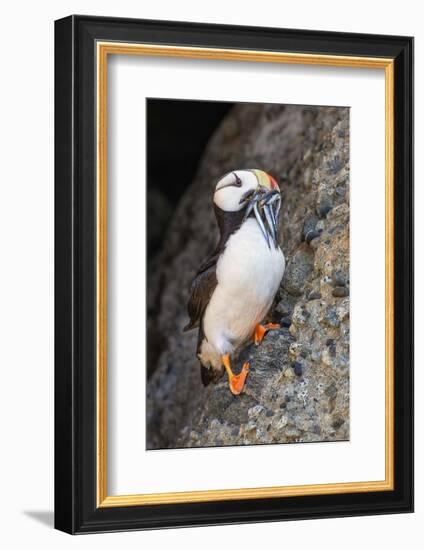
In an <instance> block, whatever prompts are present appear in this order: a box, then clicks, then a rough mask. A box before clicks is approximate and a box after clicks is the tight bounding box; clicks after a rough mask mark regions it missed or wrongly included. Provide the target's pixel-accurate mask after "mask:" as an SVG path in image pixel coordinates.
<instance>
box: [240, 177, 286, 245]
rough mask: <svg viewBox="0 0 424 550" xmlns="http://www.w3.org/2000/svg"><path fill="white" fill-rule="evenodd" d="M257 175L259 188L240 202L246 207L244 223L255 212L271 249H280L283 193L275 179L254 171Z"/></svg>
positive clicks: (250, 192) (248, 193)
mask: <svg viewBox="0 0 424 550" xmlns="http://www.w3.org/2000/svg"><path fill="white" fill-rule="evenodd" d="M252 172H254V173H255V175H256V177H257V180H258V186H257V188H256V189H254V190H250V191H248V192H247V193H246V194H245V195H243V197H242V198H241V200H240V204H245V205H246V212H245V215H244V218H243V221H244V220H246V219H247V218H248V217H249V216H250V215H251V214H252V212H253V215H254V216H255V218H256V221H257V222H258V225H259V227H260V229H261V231H262V234H263V236H264V238H265V241H266V243H267V245H268V247H269V248H271V244H272V245H273V246H274V248H277V247H278V233H279V231H278V230H279V217H280V208H281V193H280V188H279V187H278V184H277V182H276V181H275V179H274V178H273V177H272V176H270V175H269V174H267V173H266V172H263V171H262V170H252Z"/></svg>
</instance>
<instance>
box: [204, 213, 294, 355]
mask: <svg viewBox="0 0 424 550" xmlns="http://www.w3.org/2000/svg"><path fill="white" fill-rule="evenodd" d="M284 268H285V261H284V256H283V253H282V251H281V249H280V248H277V249H275V248H274V246H273V245H272V244H271V248H269V247H268V245H267V243H266V241H265V238H264V236H263V234H262V232H261V230H260V228H259V226H258V223H257V221H256V220H255V219H254V218H249V219H248V220H247V221H246V222H244V224H243V225H242V227H241V228H240V229H239V230H238V231H237V232H236V233H234V234H233V235H232V236H231V237H230V238H229V240H228V243H227V246H226V248H225V250H224V253H223V254H222V256H221V257H220V259H219V260H218V264H217V280H218V285H217V287H216V289H215V291H214V293H213V295H212V297H211V300H210V302H209V304H208V307H207V309H206V312H205V317H204V320H203V322H204V323H203V328H204V333H205V336H206V339H207V341H205V342H204V345H202V349H201V359H202V362H204V364H205V363H207V362H209V363H211V364H212V365H214V363H215V362H216V361H220V359H219V355H222V354H224V353H232V352H233V351H234V349H236V348H237V347H239V346H240V345H241V344H243V343H244V342H245V341H246V340H247V339H249V338H250V337H251V336H252V334H253V331H254V328H255V326H256V325H257V323H259V322H260V321H262V320H263V318H264V317H265V315H266V314H267V312H268V310H269V308H270V307H271V304H272V301H273V299H274V296H275V294H276V292H277V290H278V287H279V285H280V282H281V279H282V277H283V274H284Z"/></svg>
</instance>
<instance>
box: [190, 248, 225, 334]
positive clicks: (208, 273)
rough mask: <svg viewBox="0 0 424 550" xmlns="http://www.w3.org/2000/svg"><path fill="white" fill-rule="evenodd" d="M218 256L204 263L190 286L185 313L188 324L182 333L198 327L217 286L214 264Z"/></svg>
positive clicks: (214, 255)
mask: <svg viewBox="0 0 424 550" xmlns="http://www.w3.org/2000/svg"><path fill="white" fill-rule="evenodd" d="M218 257H219V255H218V254H216V253H215V254H213V255H212V256H211V257H210V258H209V259H208V260H206V262H204V263H203V264H202V265H201V267H200V269H199V271H198V272H197V274H196V276H195V278H194V279H193V282H192V284H191V290H190V298H189V301H188V304H187V311H188V315H189V317H190V322H189V323H188V324H187V325H186V326H185V327H184V329H183V330H184V332H186V331H188V330H192V329H193V328H196V327H199V326H200V325H201V321H202V318H203V315H204V313H205V309H206V307H207V305H208V303H209V300H210V299H211V296H212V294H213V292H214V290H215V288H216V285H217V284H218V280H217V278H216V264H217V261H218Z"/></svg>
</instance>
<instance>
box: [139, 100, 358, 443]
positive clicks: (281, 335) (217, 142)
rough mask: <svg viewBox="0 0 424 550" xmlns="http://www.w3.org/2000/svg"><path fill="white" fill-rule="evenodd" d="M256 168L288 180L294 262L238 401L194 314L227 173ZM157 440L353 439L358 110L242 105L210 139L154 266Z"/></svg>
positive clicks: (285, 215) (285, 231)
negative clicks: (199, 354)
mask: <svg viewBox="0 0 424 550" xmlns="http://www.w3.org/2000/svg"><path fill="white" fill-rule="evenodd" d="M243 167H257V168H261V169H263V170H265V171H267V172H269V173H271V174H272V175H274V177H275V178H276V179H277V180H278V181H279V182H280V184H281V187H282V193H283V206H282V220H281V228H282V232H281V233H282V236H281V242H282V248H283V250H284V253H285V256H286V260H287V269H286V273H285V276H284V278H283V281H282V284H281V287H280V290H279V293H278V295H277V299H276V302H275V304H274V307H273V309H272V310H271V312H270V314H269V318H270V319H271V320H274V321H281V324H282V328H281V329H279V330H275V331H272V332H270V333H268V335H267V336H266V337H265V339H264V341H263V343H262V344H261V346H259V347H257V348H256V347H254V346H253V345H248V346H246V347H245V348H244V349H243V350H241V352H240V356H239V357H238V360H237V361H236V362H235V363H234V364H237V365H238V368H240V367H241V364H242V363H243V361H245V360H246V359H247V360H249V361H250V364H251V371H250V374H249V377H248V381H247V385H246V389H245V392H244V393H243V394H242V395H241V396H239V397H233V396H232V394H231V393H230V391H229V390H228V386H227V382H226V380H225V378H223V379H222V380H221V381H220V382H219V383H218V384H217V385H215V386H209V387H207V388H203V386H202V385H201V382H200V375H199V365H198V361H197V358H196V356H195V348H196V334H195V331H193V332H191V333H187V334H184V333H182V328H183V326H184V325H185V323H186V322H187V315H186V303H187V298H188V290H189V286H190V281H191V279H192V277H193V276H194V274H195V272H196V269H197V267H198V265H199V263H200V261H202V260H203V259H204V257H205V256H206V255H207V254H208V253H209V252H210V251H211V250H212V249H213V247H214V244H215V242H216V239H217V229H216V226H215V221H214V216H213V212H212V208H211V196H212V192H213V188H214V185H215V183H216V181H217V179H218V178H219V176H221V175H222V174H223V173H225V172H226V171H229V170H233V169H235V168H243ZM148 300H149V341H151V342H160V343H161V346H162V349H161V350H159V351H158V353H156V354H153V355H152V357H153V360H154V365H153V368H154V373H153V374H152V376H151V377H150V379H149V382H148V396H147V411H148V438H147V439H148V441H147V446H148V448H163V447H192V446H209V445H239V444H253V443H257V444H264V443H277V442H279V443H289V442H302V441H337V440H346V439H348V438H349V111H348V109H345V108H331V107H320V108H314V107H297V106H290V107H289V106H287V107H282V106H272V105H239V106H236V107H235V108H234V109H233V110H232V111H231V112H230V114H229V115H228V116H227V118H226V119H225V120H224V121H223V123H222V124H221V126H220V127H219V128H218V130H217V131H216V133H215V135H214V136H213V138H212V139H211V141H210V143H209V145H208V148H207V150H206V152H205V155H204V158H203V160H202V163H201V165H200V167H199V170H198V174H197V176H196V178H195V181H194V182H193V183H192V184H191V186H190V187H189V189H188V191H187V192H186V194H185V195H184V197H183V199H182V200H181V203H180V205H179V207H178V210H177V211H176V212H175V215H174V218H173V221H172V224H171V227H170V229H169V231H168V234H167V238H166V242H165V246H164V249H163V252H162V254H161V256H160V257H159V258H158V259H157V260H156V262H155V264H154V265H153V266H151V269H150V272H149V297H148Z"/></svg>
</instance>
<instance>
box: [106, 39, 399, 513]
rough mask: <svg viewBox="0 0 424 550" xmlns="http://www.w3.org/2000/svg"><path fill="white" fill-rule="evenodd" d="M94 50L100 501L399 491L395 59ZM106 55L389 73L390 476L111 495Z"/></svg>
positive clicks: (119, 47) (111, 46)
mask: <svg viewBox="0 0 424 550" xmlns="http://www.w3.org/2000/svg"><path fill="white" fill-rule="evenodd" d="M96 54H97V91H96V98H97V228H96V229H97V258H96V262H97V308H96V309H97V342H96V348H97V426H96V428H97V453H96V456H97V506H98V507H113V506H115V507H116V506H137V505H139V506H141V505H148V504H173V503H184V502H185V503H188V502H207V501H209V502H210V501H219V500H239V499H254V498H272V497H274V498H275V497H289V496H306V495H324V494H341V493H358V492H361V493H364V492H371V491H389V490H393V489H394V408H393V407H394V403H393V399H394V371H393V361H394V137H393V132H394V125H393V124H394V123H393V120H394V118H393V117H394V60H393V59H390V58H372V57H353V56H337V55H319V54H316V55H315V54H301V53H285V52H267V51H254V50H236V49H219V48H197V47H196V48H194V47H183V46H162V45H160V46H159V45H151V44H136V43H122V42H101V41H98V42H97V44H96ZM109 55H143V56H154V57H182V58H191V59H220V60H231V61H250V62H252V61H255V62H262V63H284V64H299V65H319V66H334V67H356V68H369V69H384V71H385V126H386V127H385V136H386V143H385V151H386V157H385V186H386V191H385V218H386V221H385V223H386V226H385V235H386V237H385V241H386V242H385V247H386V250H385V273H386V275H385V279H386V280H385V284H386V294H385V298H386V312H385V320H386V327H385V329H386V335H385V336H386V337H385V342H386V343H385V355H386V359H385V479H384V480H379V481H358V482H348V483H328V484H315V485H292V486H281V487H255V488H248V489H217V490H205V491H185V492H177V493H175V492H174V493H149V494H133V495H117V496H108V493H107V61H108V56H109Z"/></svg>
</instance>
